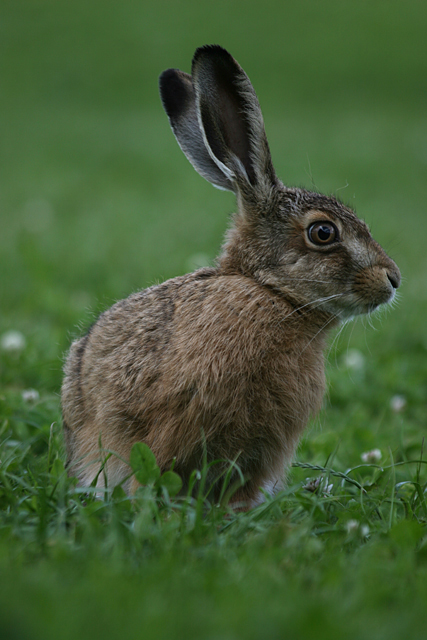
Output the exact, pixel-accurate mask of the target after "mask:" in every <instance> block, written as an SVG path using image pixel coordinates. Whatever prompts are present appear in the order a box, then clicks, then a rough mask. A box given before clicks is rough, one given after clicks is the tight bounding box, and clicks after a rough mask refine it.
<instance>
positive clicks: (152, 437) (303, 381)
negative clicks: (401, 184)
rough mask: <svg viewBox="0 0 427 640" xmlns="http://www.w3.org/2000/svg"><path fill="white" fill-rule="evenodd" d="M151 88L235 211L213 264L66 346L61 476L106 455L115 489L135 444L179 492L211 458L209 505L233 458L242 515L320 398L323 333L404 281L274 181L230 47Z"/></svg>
mask: <svg viewBox="0 0 427 640" xmlns="http://www.w3.org/2000/svg"><path fill="white" fill-rule="evenodd" d="M160 87H161V94H162V99H163V104H164V107H165V109H166V112H167V114H168V116H169V119H170V122H171V125H172V128H173V131H174V133H175V135H176V138H177V140H178V142H179V144H180V146H181V148H182V149H183V151H184V153H185V154H186V155H187V157H188V158H189V160H190V161H191V162H192V164H193V165H194V166H195V168H196V169H197V171H199V173H200V174H201V175H202V176H204V177H206V178H207V179H208V180H210V181H211V182H212V183H213V184H214V185H216V186H218V187H220V188H222V189H230V190H232V191H234V192H235V193H236V196H237V201H238V213H237V215H236V216H235V218H234V221H233V226H232V227H231V229H230V232H229V234H228V238H227V241H226V243H225V245H224V249H223V252H222V254H221V256H220V257H219V259H218V263H217V267H216V268H215V269H202V270H200V271H196V272H195V273H193V274H189V275H187V276H183V277H180V278H175V279H173V280H169V281H167V282H165V283H163V284H161V285H158V286H156V287H152V288H150V289H147V290H146V291H143V292H141V293H138V294H135V295H132V296H130V297H129V298H127V299H126V300H123V301H121V302H118V303H117V304H115V305H114V306H113V307H112V308H111V309H109V310H108V311H106V312H105V313H103V314H102V315H101V316H100V318H99V319H98V321H97V322H96V323H95V324H94V325H93V327H92V328H91V330H90V331H89V333H88V334H87V335H86V336H85V337H83V338H81V339H80V340H78V341H76V342H75V343H74V344H73V345H72V347H71V351H70V354H69V356H68V360H67V363H66V366H65V380H64V385H63V390H62V405H63V416H64V430H65V436H66V443H67V450H68V455H69V464H70V469H71V471H72V472H73V473H75V474H77V475H78V477H79V479H80V481H81V482H82V483H83V484H89V483H91V482H92V481H93V479H94V478H96V477H97V474H98V471H99V467H100V460H101V458H102V450H108V451H114V452H115V453H116V454H117V456H113V457H111V458H110V459H109V460H108V462H107V476H108V482H109V485H110V486H111V485H115V484H117V483H118V482H120V481H122V480H123V479H124V478H126V477H127V475H128V474H129V467H128V466H127V460H128V459H129V453H130V450H131V448H132V445H133V444H134V443H135V442H138V441H143V442H145V443H147V444H148V445H149V446H150V447H151V449H152V451H153V452H154V454H155V456H156V459H157V462H158V464H159V466H160V468H161V469H162V470H167V469H168V468H170V466H171V465H172V464H174V469H175V470H176V471H177V472H178V473H179V474H180V475H181V476H182V478H183V480H184V485H185V483H186V482H188V480H189V477H190V475H191V472H192V471H193V470H194V469H196V468H200V466H201V464H202V463H203V460H204V459H205V457H206V459H207V461H208V462H209V463H210V462H213V461H216V460H220V461H222V462H220V463H218V464H215V465H212V466H211V467H210V472H209V473H210V477H209V478H208V482H209V484H210V485H212V486H213V487H214V488H213V495H214V496H215V495H217V493H218V492H219V491H220V487H219V486H218V483H217V484H216V485H215V481H216V479H218V477H220V476H221V474H223V473H224V472H225V470H226V469H227V466H228V465H229V463H230V461H234V462H236V464H237V465H238V467H239V468H240V471H241V472H242V474H243V477H244V479H245V484H244V486H242V487H241V488H240V489H239V491H238V494H237V495H236V497H235V499H236V500H238V501H243V502H245V503H246V505H247V506H251V505H253V504H256V503H257V502H258V501H259V500H260V499H262V495H263V494H262V491H261V490H262V489H264V490H266V491H268V492H273V491H274V490H276V489H277V488H279V487H280V486H281V483H282V481H283V477H284V474H285V469H286V466H287V465H288V464H289V462H290V460H291V458H292V455H293V453H294V451H295V447H296V445H297V443H298V439H299V437H300V435H301V432H302V430H303V429H304V427H305V426H306V424H307V421H308V419H309V417H310V415H313V414H315V413H316V411H317V410H318V409H319V407H320V405H321V401H322V396H323V393H324V387H325V380H324V365H323V351H324V348H325V340H326V333H327V331H328V330H329V329H331V328H332V327H333V326H336V325H337V324H338V323H339V322H340V320H342V319H345V318H348V317H350V316H353V315H357V314H359V313H367V312H370V311H372V310H373V309H375V308H376V307H378V305H380V304H383V303H387V302H389V301H390V300H391V299H392V298H393V296H394V291H395V289H396V288H397V287H398V286H399V282H400V274H399V270H398V268H397V267H396V265H395V263H394V262H393V261H392V260H391V259H390V258H389V257H388V256H387V255H386V254H385V252H384V251H383V250H382V249H381V247H380V246H379V245H378V244H377V243H376V242H375V241H374V240H373V238H372V236H371V235H370V233H369V230H368V228H367V226H366V225H365V224H364V223H363V222H362V221H360V220H359V219H358V218H357V217H356V215H355V214H354V212H353V211H351V209H349V208H348V207H346V206H344V205H343V204H342V203H340V202H338V201H337V200H336V199H335V198H332V197H327V196H323V195H319V194H316V193H311V192H309V191H305V190H303V189H289V188H287V187H285V186H284V185H283V184H282V183H281V182H280V181H279V180H278V178H277V177H276V175H275V172H274V169H273V166H272V162H271V157H270V152H269V148H268V143H267V139H266V137H265V132H264V125H263V120H262V115H261V110H260V108H259V104H258V101H257V98H256V95H255V92H254V90H253V87H252V85H251V83H250V81H249V79H248V77H247V76H246V74H245V73H244V71H243V70H242V69H241V67H239V65H238V64H237V63H236V61H235V60H234V59H233V58H232V57H231V56H230V55H229V54H228V53H227V52H226V51H225V50H224V49H221V48H220V47H216V46H214V47H203V48H201V49H198V50H197V51H196V54H195V57H194V60H193V75H192V76H189V75H187V74H185V73H182V72H181V71H177V70H174V69H169V70H168V71H166V72H165V73H164V74H162V76H161V82H160ZM237 477H239V475H238V473H237V472H236V473H235V476H234V479H236V478H237ZM240 477H241V476H240ZM232 480H233V478H232ZM99 481H102V478H100V479H99ZM126 487H127V488H128V490H129V491H132V490H133V488H134V487H133V486H132V482H128V483H127V485H126Z"/></svg>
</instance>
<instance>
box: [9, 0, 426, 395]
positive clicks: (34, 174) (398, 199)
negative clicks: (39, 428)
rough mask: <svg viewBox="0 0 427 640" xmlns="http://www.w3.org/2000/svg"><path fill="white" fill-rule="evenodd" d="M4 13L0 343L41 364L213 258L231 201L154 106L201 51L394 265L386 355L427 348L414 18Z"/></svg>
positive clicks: (418, 27)
mask: <svg viewBox="0 0 427 640" xmlns="http://www.w3.org/2000/svg"><path fill="white" fill-rule="evenodd" d="M0 12H1V13H0V15H1V20H0V43H1V45H0V46H1V54H0V65H1V69H0V77H1V92H0V108H1V119H0V165H1V173H0V181H1V186H0V198H1V199H0V205H1V207H0V216H1V234H0V256H1V259H0V287H1V318H0V328H1V330H2V331H6V330H7V329H19V330H21V331H23V333H24V334H25V335H26V336H27V337H28V338H29V340H30V342H31V341H33V342H35V343H37V342H38V336H40V335H41V334H44V336H45V337H46V336H47V335H49V336H50V337H51V340H50V341H49V342H51V343H52V344H53V346H51V347H50V349H51V352H50V353H45V358H46V362H51V361H50V360H49V358H50V357H52V358H53V360H55V358H56V356H57V354H59V353H62V351H63V350H64V349H65V348H66V347H67V344H68V342H69V340H70V336H69V333H68V332H69V331H74V332H75V331H77V332H78V329H76V325H77V323H80V322H82V323H83V324H85V323H87V322H89V321H90V320H91V316H92V313H97V312H98V311H99V310H100V309H103V308H105V307H106V306H108V305H110V303H111V302H112V301H114V300H115V299H117V298H120V297H123V296H126V295H128V294H129V293H130V292H132V291H135V290H138V289H140V288H143V287H145V286H146V285H148V284H152V283H153V282H156V281H158V280H163V279H165V278H169V277H171V276H174V275H178V274H181V273H184V272H186V271H188V270H191V269H192V268H193V265H194V263H196V264H197V263H202V262H208V261H212V260H213V259H214V257H215V255H216V254H217V252H218V249H219V247H220V243H221V240H222V236H223V233H224V230H225V228H226V225H227V218H228V215H229V213H230V212H232V211H233V209H234V206H235V203H234V199H233V196H232V195H231V194H228V193H222V192H219V191H217V190H215V189H213V188H212V187H211V186H210V185H209V184H208V183H207V182H205V181H204V180H203V179H202V178H200V177H199V176H198V175H197V174H196V173H195V172H194V170H193V169H192V167H191V166H190V164H189V163H188V161H187V160H186V159H185V157H184V156H183V154H182V152H181V151H180V149H179V147H178V145H177V144H176V142H175V139H174V137H173V135H172V133H171V131H170V129H169V125H168V121H167V118H166V116H165V114H164V112H163V109H162V106H161V103H160V99H159V96H158V88H157V79H158V76H159V74H160V73H161V71H162V70H163V69H165V68H168V67H178V68H180V69H183V70H186V71H189V70H190V64H191V58H192V55H193V53H194V50H195V49H196V47H197V46H200V45H202V44H206V43H219V44H221V45H222V46H224V47H226V48H227V49H229V50H230V52H231V53H232V55H233V56H234V57H235V58H236V59H237V60H238V61H239V62H240V63H241V64H242V66H243V67H244V69H245V70H246V71H247V73H248V75H249V76H250V78H251V80H252V82H253V84H254V86H255V88H256V91H257V93H258V95H259V99H260V102H261V106H262V109H263V113H264V117H265V122H266V129H267V135H268V137H269V140H270V143H271V148H272V154H273V159H274V162H275V165H276V169H277V172H278V174H279V176H280V177H281V178H282V179H283V180H284V182H285V183H286V184H289V185H305V186H307V187H313V186H314V187H315V188H317V189H318V190H320V191H323V192H326V193H337V195H339V196H340V197H341V198H342V199H343V200H344V201H345V202H347V203H349V204H351V205H352V206H354V207H355V208H356V210H357V212H358V214H359V215H360V216H361V217H363V218H365V219H366V220H367V222H368V223H369V224H370V225H371V228H372V230H373V233H374V235H375V237H376V238H377V239H378V240H379V242H381V243H382V244H383V246H384V247H385V249H386V250H388V251H389V252H390V253H391V255H392V256H393V257H394V258H395V259H396V261H397V262H398V264H399V266H400V267H401V270H402V273H403V278H404V280H403V286H402V289H401V302H400V306H399V308H398V310H395V311H394V312H393V313H392V314H390V315H389V317H387V321H386V322H384V323H383V326H382V328H381V334H382V336H383V338H382V339H384V336H385V335H387V334H388V335H389V336H392V335H394V331H393V327H395V330H396V331H398V329H399V327H401V326H402V324H404V325H405V327H406V331H405V334H404V335H403V339H407V337H408V336H407V334H409V333H410V334H411V335H413V333H414V332H415V333H416V332H420V331H422V332H423V331H424V322H421V318H422V316H423V315H425V312H426V303H427V254H426V251H425V240H426V237H427V233H426V232H427V222H426V211H425V202H426V170H427V118H426V97H427V92H426V81H427V80H426V79H427V55H426V41H425V34H426V26H427V20H426V18H427V5H426V4H425V3H422V2H418V1H415V0H410V1H408V2H405V3H403V2H396V1H393V0H392V1H390V0H388V1H387V2H386V1H384V2H382V1H374V2H365V1H361V2H346V1H344V2H342V1H341V2H338V1H335V0H332V1H331V0H325V1H323V2H314V1H311V0H301V1H300V2H288V1H284V0H281V1H280V2H275V1H267V2H264V3H262V4H260V3H259V2H253V1H251V0H249V1H248V0H246V1H233V0H227V1H223V0H217V1H216V2H214V3H208V2H200V1H199V2H192V1H182V2H180V1H176V2H165V1H163V0H159V1H158V2H156V3H151V2H146V1H144V0H141V1H139V2H136V1H128V0H125V1H124V2H106V1H100V0H91V1H89V2H88V1H84V2H83V1H81V0H76V1H74V2H64V1H62V2H61V1H58V0H56V1H54V0H51V1H48V0H39V1H38V2H33V1H31V0H27V1H22V0H15V1H14V2H5V3H2V7H1V9H0ZM416 317H418V318H420V320H419V321H418V322H417V320H416ZM359 332H360V334H362V333H363V340H364V339H365V337H364V331H363V330H360V329H359V328H357V329H356V337H355V340H356V341H357V335H358V333H359ZM368 334H369V332H368ZM366 339H367V340H368V341H370V340H371V337H370V335H368V337H367V338H366ZM375 339H377V338H375ZM390 339H391V338H390ZM423 340H424V341H423V345H424V347H425V346H426V343H425V337H424V336H423ZM43 344H44V350H45V349H46V348H47V347H46V344H47V342H46V339H45V338H44V339H43ZM390 346H391V345H390ZM59 370H60V364H59V367H58V371H59ZM49 371H50V373H49V374H48V373H46V374H45V378H46V384H47V385H55V384H56V385H57V384H58V383H59V380H60V374H59V373H58V372H56V373H54V372H53V371H52V366H51V365H50V364H49ZM43 375H44V374H43ZM43 375H42V377H43Z"/></svg>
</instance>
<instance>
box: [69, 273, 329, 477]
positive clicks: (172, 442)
mask: <svg viewBox="0 0 427 640" xmlns="http://www.w3.org/2000/svg"><path fill="white" fill-rule="evenodd" d="M207 318H208V321H207V320H206V319H207ZM324 322H325V320H324V317H323V314H318V317H317V318H316V320H315V321H314V322H313V318H310V317H308V316H306V315H300V314H298V313H295V310H294V309H293V308H292V307H291V306H290V305H289V303H288V302H287V301H286V299H284V298H283V297H281V296H280V295H278V294H277V293H276V292H274V291H273V290H271V289H269V288H267V287H265V286H262V285H259V284H257V283H256V282H255V281H254V280H253V279H250V278H247V277H244V276H238V275H234V276H232V275H230V276H226V275H220V274H219V273H218V272H217V271H215V270H201V271H198V272H196V273H194V274H190V275H188V276H184V277H181V278H175V279H173V280H169V281H168V282H165V283H164V284H162V285H159V286H156V287H153V288H151V289H148V290H146V291H144V292H142V293H139V294H135V295H133V296H131V297H129V298H128V299H127V300H123V301H121V302H119V303H117V304H116V305H114V306H113V307H112V308H111V309H110V310H108V311H106V312H105V313H104V314H103V315H102V316H101V317H100V319H99V320H98V322H97V323H96V324H95V325H94V327H93V328H92V329H91V331H90V333H89V334H88V335H87V336H85V337H84V338H82V339H80V340H79V341H77V342H75V343H74V345H73V347H72V351H71V353H70V357H69V360H68V363H67V366H66V374H67V378H66V383H65V385H64V391H63V401H64V406H66V407H67V409H68V408H72V409H71V411H69V410H68V411H67V412H66V413H65V416H64V418H65V423H66V424H67V423H68V422H69V421H71V423H72V425H73V433H72V434H70V435H69V436H68V437H69V438H70V439H71V441H73V440H74V442H73V444H72V447H71V448H72V451H73V458H74V460H75V461H76V462H77V468H79V469H80V475H81V477H82V479H85V480H86V481H88V482H90V481H91V480H92V479H93V476H94V466H93V465H90V464H89V463H90V462H91V461H93V460H99V434H100V433H101V432H102V446H103V447H104V448H106V449H110V450H113V451H115V452H117V453H118V454H119V455H120V456H121V457H123V458H124V459H125V460H126V459H128V458H129V453H130V449H131V447H132V445H133V444H134V443H135V442H138V441H144V442H146V443H147V444H148V445H149V446H150V447H151V449H152V451H153V452H154V454H155V455H156V458H157V462H158V464H159V466H160V468H161V469H163V470H166V469H168V468H170V466H171V464H172V461H173V459H174V458H175V459H176V462H175V470H176V471H177V472H178V473H180V474H181V475H182V477H183V478H188V476H189V475H190V473H191V471H192V470H194V469H195V468H200V466H201V464H202V461H203V454H204V447H205V448H206V451H207V453H208V456H209V461H212V460H216V459H222V460H224V461H226V460H233V459H235V460H236V461H237V463H238V465H239V467H240V469H241V470H242V472H243V473H244V475H245V476H246V477H248V478H250V479H251V480H250V482H251V484H253V485H254V488H256V489H258V488H259V487H270V488H271V487H272V486H274V485H276V484H277V485H278V486H280V483H281V480H282V478H283V471H284V468H285V465H286V462H289V460H290V459H291V457H292V455H293V453H294V449H295V446H296V444H297V442H298V439H299V436H300V434H301V431H302V429H303V428H304V427H305V425H306V423H307V420H308V418H309V416H310V413H315V412H316V411H317V410H318V408H319V405H320V403H321V400H322V396H323V392H324V384H325V383H324V372H323V369H324V367H323V348H324V334H323V332H322V331H321V328H322V325H323V324H324ZM306 325H307V326H306ZM317 332H319V333H318V335H316V333H317ZM94 358H96V367H93V365H92V363H93V359H94ZM136 389H138V390H140V391H139V393H135V390H136ZM104 425H108V429H103V426H104ZM67 435H68V434H67ZM214 471H215V472H218V471H219V468H218V466H217V465H216V466H215V467H214ZM109 474H110V475H111V478H110V481H111V482H112V483H113V484H115V483H116V482H117V481H119V480H122V479H123V478H124V477H125V476H126V475H127V474H128V467H127V466H126V465H124V464H123V463H121V462H120V460H119V459H115V460H114V459H112V460H111V461H110V471H109ZM247 488H248V489H249V487H247Z"/></svg>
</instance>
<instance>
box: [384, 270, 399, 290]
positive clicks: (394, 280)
mask: <svg viewBox="0 0 427 640" xmlns="http://www.w3.org/2000/svg"><path fill="white" fill-rule="evenodd" d="M386 273H387V278H388V279H389V280H390V284H391V286H392V287H393V289H398V288H399V286H400V271H399V269H397V268H396V269H393V270H391V269H387V271H386Z"/></svg>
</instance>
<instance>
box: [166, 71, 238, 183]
mask: <svg viewBox="0 0 427 640" xmlns="http://www.w3.org/2000/svg"><path fill="white" fill-rule="evenodd" d="M159 85H160V95H161V98H162V103H163V107H164V109H165V111H166V113H167V115H168V118H169V122H170V125H171V128H172V131H173V133H174V135H175V138H176V140H177V142H178V144H179V146H180V147H181V149H182V151H183V153H184V155H185V156H186V157H187V158H188V160H189V161H190V162H191V164H192V165H193V167H194V168H195V169H196V171H197V172H198V173H199V174H200V175H201V176H202V177H203V178H205V179H206V180H208V181H209V182H211V183H212V184H213V185H214V187H217V188H218V189H223V190H225V191H234V188H233V185H232V183H231V181H230V180H229V179H228V175H227V172H224V171H223V169H222V168H221V167H219V166H218V164H217V162H216V160H215V158H214V157H212V156H211V153H210V152H209V148H208V147H207V146H206V143H205V136H204V132H203V130H202V129H201V127H200V125H199V118H198V113H197V107H196V101H195V94H194V88H193V84H192V82H191V76H190V75H188V73H184V72H183V71H179V70H178V69H167V70H166V71H164V72H163V73H162V75H161V76H160V79H159Z"/></svg>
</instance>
